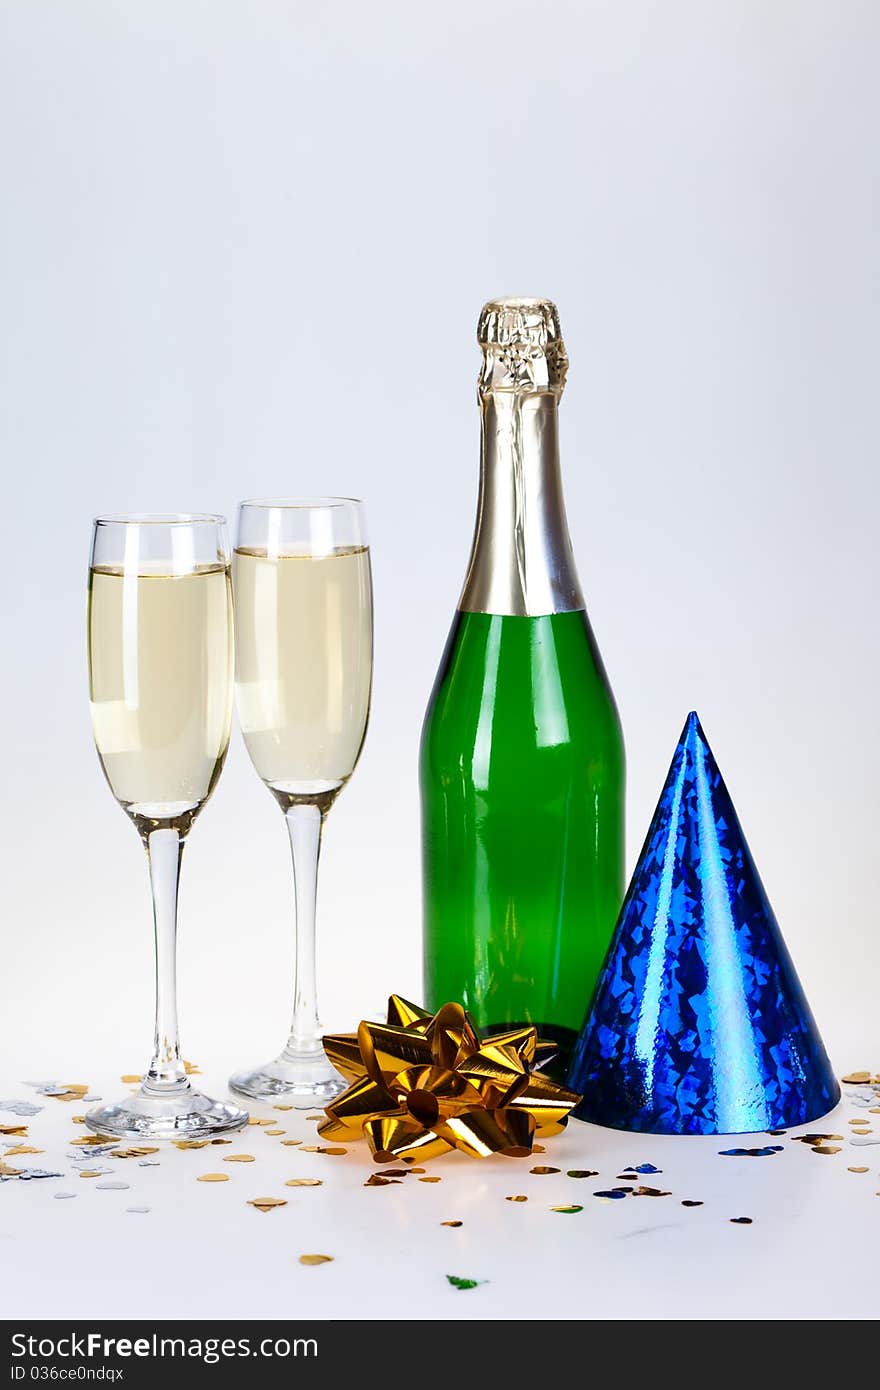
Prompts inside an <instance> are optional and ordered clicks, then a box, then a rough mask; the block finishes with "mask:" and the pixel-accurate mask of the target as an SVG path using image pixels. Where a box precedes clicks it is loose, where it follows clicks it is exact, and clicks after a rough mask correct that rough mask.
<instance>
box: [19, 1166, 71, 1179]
mask: <svg viewBox="0 0 880 1390" xmlns="http://www.w3.org/2000/svg"><path fill="white" fill-rule="evenodd" d="M63 1176H64V1174H63V1173H52V1172H50V1171H49V1169H48V1168H25V1170H24V1172H23V1173H20V1174H19V1176H18V1181H19V1182H29V1181H30V1180H31V1178H61V1177H63Z"/></svg>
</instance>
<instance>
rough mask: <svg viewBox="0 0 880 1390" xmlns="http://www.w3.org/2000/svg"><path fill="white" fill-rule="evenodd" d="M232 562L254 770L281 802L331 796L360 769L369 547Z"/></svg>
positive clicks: (369, 636) (243, 714) (238, 663)
mask: <svg viewBox="0 0 880 1390" xmlns="http://www.w3.org/2000/svg"><path fill="white" fill-rule="evenodd" d="M232 563H233V571H232V573H233V587H234V590H235V637H236V657H235V680H236V699H237V705H238V717H239V720H240V722H241V727H242V732H243V734H244V740H245V743H246V745H247V750H248V752H249V754H250V756H251V759H252V761H253V764H254V767H255V768H256V769H257V772H258V773H259V774H260V776H261V777H262V779H263V781H264V782H266V783H267V784H268V786H270V787H271V788H272V790H273V791H275V792H277V793H281V794H282V795H281V798H280V799H282V800H283V797H284V796H288V797H294V798H308V797H311V796H320V795H321V794H323V793H333V792H335V791H336V790H338V789H339V787H341V786H342V784H343V783H344V782H345V781H346V779H347V778H348V777H350V776H351V773H352V772H353V770H354V766H355V763H356V762H357V759H358V755H359V753H360V750H361V745H362V743H363V741H364V734H365V733H366V728H367V717H368V715H369V711H370V685H371V680H372V669H373V613H372V588H371V582H370V557H369V551H368V550H367V548H366V547H359V548H354V547H353V548H351V549H346V550H337V551H335V552H333V553H332V554H330V555H327V556H321V557H316V556H312V555H282V556H279V557H269V556H267V554H266V552H265V551H257V550H236V552H235V554H234V556H233V561H232Z"/></svg>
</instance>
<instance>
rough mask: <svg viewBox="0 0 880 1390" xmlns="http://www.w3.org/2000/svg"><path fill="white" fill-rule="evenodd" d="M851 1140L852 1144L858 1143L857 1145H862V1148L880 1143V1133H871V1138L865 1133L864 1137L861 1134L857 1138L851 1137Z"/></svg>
mask: <svg viewBox="0 0 880 1390" xmlns="http://www.w3.org/2000/svg"><path fill="white" fill-rule="evenodd" d="M849 1142H850V1143H851V1144H857V1145H859V1146H860V1147H862V1148H864V1147H865V1146H866V1145H867V1144H880V1134H877V1135H871V1137H870V1138H868V1136H867V1135H865V1136H864V1137H862V1136H861V1135H859V1136H858V1137H857V1138H855V1139H850V1141H849Z"/></svg>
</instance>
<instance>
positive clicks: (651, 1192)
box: [633, 1187, 672, 1197]
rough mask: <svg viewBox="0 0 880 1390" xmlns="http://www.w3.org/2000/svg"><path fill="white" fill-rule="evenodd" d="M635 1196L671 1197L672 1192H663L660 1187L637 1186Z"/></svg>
mask: <svg viewBox="0 0 880 1390" xmlns="http://www.w3.org/2000/svg"><path fill="white" fill-rule="evenodd" d="M633 1196H634V1197H671V1196H672V1193H671V1192H663V1191H662V1190H661V1189H660V1188H659V1187H637V1188H636V1189H635V1191H634V1192H633Z"/></svg>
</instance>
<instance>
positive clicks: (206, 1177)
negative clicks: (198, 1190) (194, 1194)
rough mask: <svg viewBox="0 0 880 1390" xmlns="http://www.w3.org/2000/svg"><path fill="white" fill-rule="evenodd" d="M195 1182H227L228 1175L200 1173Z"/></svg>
mask: <svg viewBox="0 0 880 1390" xmlns="http://www.w3.org/2000/svg"><path fill="white" fill-rule="evenodd" d="M196 1182H229V1174H228V1173H200V1174H199V1176H198V1177H197V1178H196Z"/></svg>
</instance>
